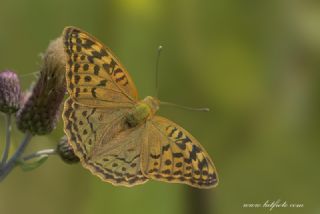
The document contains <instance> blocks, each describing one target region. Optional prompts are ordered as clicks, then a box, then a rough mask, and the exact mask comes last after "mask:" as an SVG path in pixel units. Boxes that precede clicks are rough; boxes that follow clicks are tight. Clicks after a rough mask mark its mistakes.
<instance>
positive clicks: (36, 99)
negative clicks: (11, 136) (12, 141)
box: [17, 38, 66, 135]
mask: <svg viewBox="0 0 320 214" xmlns="http://www.w3.org/2000/svg"><path fill="white" fill-rule="evenodd" d="M65 84H66V83H65V54H64V50H63V44H62V39H61V38H58V39H56V40H54V41H52V42H51V43H50V44H49V46H48V49H47V51H46V52H45V54H44V56H43V63H42V66H41V68H40V76H39V77H38V80H37V82H36V84H35V85H34V87H33V88H32V90H31V94H30V96H29V97H27V98H26V100H25V101H24V104H23V106H22V107H21V109H20V110H19V111H18V113H17V126H18V128H19V129H20V130H21V131H23V132H26V131H29V132H31V133H32V134H33V135H45V134H48V133H50V132H51V131H52V130H53V129H54V128H55V126H56V123H57V121H58V119H59V113H60V106H61V103H62V101H63V98H64V95H65V91H66V87H65Z"/></svg>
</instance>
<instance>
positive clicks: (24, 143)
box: [0, 131, 32, 182]
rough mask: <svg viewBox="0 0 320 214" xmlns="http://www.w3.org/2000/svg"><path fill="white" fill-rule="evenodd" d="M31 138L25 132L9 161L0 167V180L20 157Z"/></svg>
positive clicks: (29, 134) (28, 133)
mask: <svg viewBox="0 0 320 214" xmlns="http://www.w3.org/2000/svg"><path fill="white" fill-rule="evenodd" d="M31 138H32V134H31V133H30V132H29V131H27V132H26V133H25V136H24V139H23V141H22V142H21V144H20V145H19V147H18V149H17V150H16V152H15V153H14V154H13V155H12V157H11V158H10V159H9V161H8V162H7V163H6V164H5V165H4V166H3V167H2V168H1V171H0V182H1V181H2V180H4V179H5V178H6V177H7V175H8V174H9V173H10V172H11V170H12V169H13V168H14V167H15V166H16V162H17V160H18V159H19V158H20V156H21V155H22V153H23V152H24V150H25V149H26V147H27V145H28V144H29V142H30V140H31Z"/></svg>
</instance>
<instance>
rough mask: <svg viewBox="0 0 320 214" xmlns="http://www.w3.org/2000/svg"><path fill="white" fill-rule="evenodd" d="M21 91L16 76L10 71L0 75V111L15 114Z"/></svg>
mask: <svg viewBox="0 0 320 214" xmlns="http://www.w3.org/2000/svg"><path fill="white" fill-rule="evenodd" d="M20 97H21V89H20V82H19V78H18V75H17V74H16V73H14V72H12V71H3V72H1V73H0V111H2V112H4V113H8V114H11V113H15V112H16V111H18V109H19V108H20Z"/></svg>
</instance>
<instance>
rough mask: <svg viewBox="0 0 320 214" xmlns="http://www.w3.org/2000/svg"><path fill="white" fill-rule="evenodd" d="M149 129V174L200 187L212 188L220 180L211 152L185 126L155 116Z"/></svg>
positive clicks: (146, 155)
mask: <svg viewBox="0 0 320 214" xmlns="http://www.w3.org/2000/svg"><path fill="white" fill-rule="evenodd" d="M147 132H148V134H147V137H146V138H145V142H144V145H143V151H142V163H141V164H142V170H143V173H144V174H145V175H146V177H148V178H153V179H156V180H161V181H167V182H173V183H185V184H188V185H191V186H194V187H198V188H211V187H213V186H215V185H216V184H217V183H218V177H217V173H216V169H215V167H214V165H213V162H212V160H211V159H210V157H209V155H208V154H207V152H206V151H205V150H204V148H203V147H202V146H201V145H200V143H199V142H198V141H197V140H196V139H195V138H194V137H193V136H192V135H191V134H190V133H188V132H187V131H186V130H184V129H183V128H182V127H180V126H179V125H177V124H175V123H173V122H172V121H170V120H168V119H166V118H163V117H159V116H154V117H153V118H152V119H151V121H150V122H147Z"/></svg>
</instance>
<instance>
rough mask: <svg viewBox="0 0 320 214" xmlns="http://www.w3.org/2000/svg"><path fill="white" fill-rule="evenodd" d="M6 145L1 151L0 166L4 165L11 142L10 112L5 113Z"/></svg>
mask: <svg viewBox="0 0 320 214" xmlns="http://www.w3.org/2000/svg"><path fill="white" fill-rule="evenodd" d="M5 117H6V145H5V148H4V150H3V153H2V158H1V163H0V167H2V166H4V165H5V163H6V161H7V159H8V154H9V150H10V143H11V139H10V137H11V114H6V116H5Z"/></svg>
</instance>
